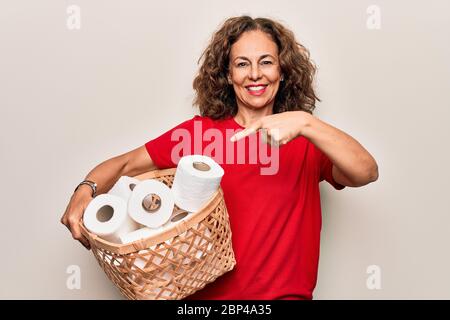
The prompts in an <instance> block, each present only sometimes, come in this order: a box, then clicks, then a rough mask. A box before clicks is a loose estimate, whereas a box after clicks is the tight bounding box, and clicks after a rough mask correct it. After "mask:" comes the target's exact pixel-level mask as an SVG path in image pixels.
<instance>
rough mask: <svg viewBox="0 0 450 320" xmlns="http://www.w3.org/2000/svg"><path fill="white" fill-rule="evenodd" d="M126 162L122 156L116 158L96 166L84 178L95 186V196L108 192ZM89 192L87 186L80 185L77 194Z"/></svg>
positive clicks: (122, 170)
mask: <svg viewBox="0 0 450 320" xmlns="http://www.w3.org/2000/svg"><path fill="white" fill-rule="evenodd" d="M126 165H127V160H126V159H125V158H124V157H123V156H117V157H114V158H111V159H108V160H106V161H103V162H102V163H100V164H98V165H97V166H96V167H95V168H94V169H92V170H91V171H90V172H89V173H88V175H87V176H86V178H85V179H86V180H90V181H94V182H95V183H96V184H97V194H102V193H106V192H108V191H109V190H110V189H111V188H112V186H113V185H114V184H115V183H116V181H117V180H118V179H119V178H120V177H121V176H122V175H123V173H124V170H125V167H126ZM78 192H80V193H86V192H91V193H92V190H91V188H90V187H89V186H86V185H82V186H80V188H79V189H78V190H77V193H78Z"/></svg>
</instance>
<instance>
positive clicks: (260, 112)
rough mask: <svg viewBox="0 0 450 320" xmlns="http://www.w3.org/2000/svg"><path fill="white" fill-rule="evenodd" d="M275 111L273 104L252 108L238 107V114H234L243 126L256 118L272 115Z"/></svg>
mask: <svg viewBox="0 0 450 320" xmlns="http://www.w3.org/2000/svg"><path fill="white" fill-rule="evenodd" d="M272 113H273V110H272V106H270V107H269V106H268V107H264V108H257V109H250V108H245V107H243V108H241V107H239V108H238V112H237V114H236V115H235V116H234V120H235V121H236V122H237V123H238V124H240V125H241V126H243V127H247V126H248V125H249V124H251V123H253V122H255V121H256V120H258V119H260V118H262V117H265V116H268V115H271V114H272Z"/></svg>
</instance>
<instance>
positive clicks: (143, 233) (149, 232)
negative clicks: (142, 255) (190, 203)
mask: <svg viewBox="0 0 450 320" xmlns="http://www.w3.org/2000/svg"><path fill="white" fill-rule="evenodd" d="M188 214H189V212H186V211H183V212H180V211H178V212H175V213H173V214H172V215H171V217H170V219H169V221H167V222H166V223H165V224H163V225H162V226H160V227H158V228H140V229H137V230H135V231H132V232H129V233H127V234H124V235H122V236H121V237H120V239H121V241H122V243H131V242H134V241H138V240H141V239H146V238H150V237H153V236H157V235H159V234H161V233H163V232H164V231H166V230H168V229H170V228H172V227H174V226H175V225H177V224H178V223H180V222H181V221H182V220H183V219H185V218H186V217H187V216H188Z"/></svg>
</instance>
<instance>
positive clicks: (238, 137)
mask: <svg viewBox="0 0 450 320" xmlns="http://www.w3.org/2000/svg"><path fill="white" fill-rule="evenodd" d="M258 129H260V125H259V124H255V125H252V126H250V127H248V128H245V129H244V130H242V131H239V132H238V133H236V134H235V135H233V136H232V137H231V138H230V141H232V142H234V141H238V140H241V139H242V138H244V137H246V136H249V135H251V134H252V133H254V132H256V131H257V130H258Z"/></svg>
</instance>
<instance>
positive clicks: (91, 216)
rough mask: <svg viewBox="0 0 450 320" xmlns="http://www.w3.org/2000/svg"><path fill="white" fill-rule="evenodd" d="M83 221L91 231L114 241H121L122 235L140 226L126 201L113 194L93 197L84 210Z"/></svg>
mask: <svg viewBox="0 0 450 320" xmlns="http://www.w3.org/2000/svg"><path fill="white" fill-rule="evenodd" d="M83 222H84V225H85V226H86V228H87V229H88V230H89V231H90V232H92V233H95V234H96V235H98V236H99V237H101V238H103V239H105V240H107V241H109V242H113V243H120V236H121V235H124V234H127V233H129V232H131V231H133V230H136V229H137V227H138V225H137V223H136V222H134V221H133V220H132V219H131V218H130V217H129V215H128V213H127V203H126V201H125V200H124V199H122V198H120V197H118V196H115V195H111V194H100V195H98V196H96V197H95V198H94V199H92V200H91V202H89V204H88V206H87V208H86V210H85V211H84V216H83Z"/></svg>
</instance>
